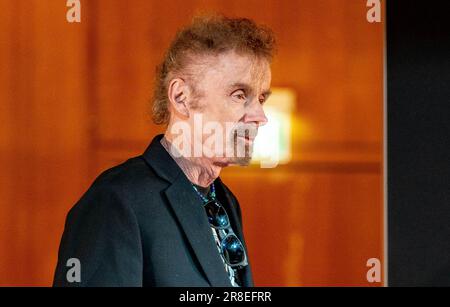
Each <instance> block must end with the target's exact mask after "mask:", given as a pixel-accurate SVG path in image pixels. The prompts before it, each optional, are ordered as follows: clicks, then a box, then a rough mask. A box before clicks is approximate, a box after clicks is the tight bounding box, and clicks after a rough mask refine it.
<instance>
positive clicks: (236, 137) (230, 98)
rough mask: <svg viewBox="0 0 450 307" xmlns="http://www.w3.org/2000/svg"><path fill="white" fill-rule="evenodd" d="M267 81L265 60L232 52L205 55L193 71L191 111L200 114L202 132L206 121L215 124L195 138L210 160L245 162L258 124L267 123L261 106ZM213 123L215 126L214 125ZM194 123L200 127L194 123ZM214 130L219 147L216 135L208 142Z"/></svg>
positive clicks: (268, 78)
mask: <svg viewBox="0 0 450 307" xmlns="http://www.w3.org/2000/svg"><path fill="white" fill-rule="evenodd" d="M270 82H271V71H270V64H269V62H268V61H267V60H266V59H262V58H256V57H254V56H251V55H240V54H237V53H235V52H228V53H223V54H220V55H218V56H215V57H209V58H208V60H207V64H206V65H203V67H202V69H199V70H198V71H197V77H196V83H195V85H194V87H195V89H196V92H197V93H198V94H199V98H198V100H197V101H196V104H197V105H198V109H196V110H195V111H194V112H195V113H196V114H197V115H199V114H201V117H202V122H203V127H202V128H203V131H204V130H205V128H206V126H205V124H207V123H208V122H210V123H211V122H212V123H214V124H215V126H214V125H212V126H210V128H211V129H210V133H209V134H208V133H206V134H205V132H204V133H203V139H202V140H196V141H197V142H201V143H202V144H203V148H205V149H207V150H210V152H214V155H213V157H212V159H213V160H214V162H215V163H216V164H219V165H222V166H226V165H229V164H238V165H248V164H249V162H250V160H251V155H252V151H253V141H254V138H255V137H256V134H257V131H258V127H259V126H261V125H264V124H265V123H267V118H266V116H265V114H264V111H263V106H262V105H263V103H264V102H265V100H266V99H267V98H268V96H269V95H270ZM194 118H195V117H194ZM197 118H198V116H197ZM191 119H193V117H191ZM196 124H197V125H196ZM217 125H218V126H220V128H219V129H216V128H214V127H217ZM194 126H195V128H194V129H198V128H199V127H200V125H198V123H194ZM206 130H208V129H206ZM197 132H199V133H200V134H201V131H197ZM217 133H220V134H221V138H219V140H220V139H221V140H222V146H219V147H217V145H218V144H216V143H217V137H216V138H215V141H214V142H211V140H212V138H210V139H209V141H208V135H213V134H216V136H217ZM197 135H198V134H197Z"/></svg>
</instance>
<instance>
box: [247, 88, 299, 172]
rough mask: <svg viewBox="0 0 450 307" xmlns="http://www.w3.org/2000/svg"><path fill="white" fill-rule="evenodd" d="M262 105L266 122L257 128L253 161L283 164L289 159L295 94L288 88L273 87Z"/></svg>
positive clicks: (290, 155)
mask: <svg viewBox="0 0 450 307" xmlns="http://www.w3.org/2000/svg"><path fill="white" fill-rule="evenodd" d="M272 92H273V93H272V95H271V97H270V98H269V100H268V101H267V102H266V105H265V106H264V112H265V113H266V116H267V119H268V123H267V124H266V125H264V126H262V127H260V128H259V130H258V136H257V138H256V140H255V145H254V151H253V159H252V162H253V163H259V162H261V161H267V160H269V161H278V164H285V163H288V162H289V161H290V160H291V157H292V153H291V150H292V149H291V137H292V136H291V135H292V131H291V130H292V123H291V120H292V111H293V109H294V106H295V94H294V92H293V91H292V90H290V89H285V88H275V89H273V90H272Z"/></svg>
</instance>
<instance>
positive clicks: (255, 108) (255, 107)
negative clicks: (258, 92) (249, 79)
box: [245, 101, 268, 127]
mask: <svg viewBox="0 0 450 307" xmlns="http://www.w3.org/2000/svg"><path fill="white" fill-rule="evenodd" d="M267 121H268V119H267V117H266V114H265V113H264V109H263V106H262V104H261V103H259V101H257V102H255V103H253V104H252V107H251V108H249V110H248V112H247V113H246V116H245V122H246V123H250V122H253V123H255V124H256V125H257V126H258V127H259V126H264V125H265V124H267Z"/></svg>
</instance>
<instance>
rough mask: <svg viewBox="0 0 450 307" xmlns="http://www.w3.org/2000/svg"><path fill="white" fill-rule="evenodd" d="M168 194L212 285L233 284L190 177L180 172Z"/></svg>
mask: <svg viewBox="0 0 450 307" xmlns="http://www.w3.org/2000/svg"><path fill="white" fill-rule="evenodd" d="M166 196H167V199H168V200H169V203H170V205H171V206H172V208H173V210H174V212H175V215H176V216H177V219H178V221H179V222H180V225H181V227H182V228H183V231H184V233H185V234H186V237H187V239H188V241H189V243H190V245H191V246H192V249H193V251H194V253H195V255H196V257H197V259H198V261H199V263H200V265H201V267H202V269H203V271H204V272H205V275H206V276H207V278H208V280H209V282H210V284H211V286H214V287H229V286H230V280H229V279H228V276H227V275H226V272H225V269H224V265H223V262H222V259H220V255H219V253H218V251H217V246H216V243H215V242H214V238H213V235H212V233H211V227H210V226H209V222H208V218H207V217H206V213H205V210H204V209H203V206H202V203H201V199H200V198H199V197H198V195H197V194H195V192H194V191H193V189H192V187H191V185H190V183H189V182H188V180H187V179H186V178H185V177H184V176H180V177H179V178H178V180H176V181H175V182H174V183H173V184H172V185H171V186H170V187H169V188H168V189H167V190H166Z"/></svg>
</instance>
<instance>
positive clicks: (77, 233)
mask: <svg viewBox="0 0 450 307" xmlns="http://www.w3.org/2000/svg"><path fill="white" fill-rule="evenodd" d="M161 138H162V135H158V136H156V137H155V138H154V139H153V141H152V143H151V144H150V146H149V147H148V148H147V150H146V151H145V152H144V154H143V155H141V156H138V157H135V158H131V159H129V160H128V161H126V162H124V163H123V164H121V165H118V166H116V167H113V168H111V169H109V170H107V171H105V172H104V173H102V174H101V175H100V176H99V177H98V178H97V179H96V180H95V181H94V183H93V184H92V186H91V187H90V188H89V189H88V191H87V192H86V193H85V194H84V195H83V196H82V198H81V199H80V200H79V201H78V202H77V204H76V205H75V206H74V207H73V208H72V209H71V210H70V211H69V213H68V215H67V220H66V224H65V229H64V233H63V236H62V239H61V244H60V248H59V255H58V264H57V267H56V272H55V278H54V286H182V287H183V286H202V287H206V286H214V287H221V286H225V287H229V286H231V283H230V280H229V278H228V276H227V274H226V272H225V269H224V265H223V262H222V260H221V258H220V255H219V253H218V251H217V247H216V245H215V242H214V238H213V236H212V233H211V228H210V226H209V223H208V219H207V217H206V213H205V211H204V209H203V207H202V205H201V202H200V200H199V197H198V195H197V194H196V193H195V191H194V190H193V189H192V186H191V183H190V182H189V180H188V179H187V177H186V176H185V175H184V173H183V172H182V170H181V169H180V168H179V167H178V165H177V164H176V162H175V161H174V160H173V159H172V157H171V156H170V155H169V154H168V153H167V151H166V150H165V149H164V147H163V146H162V145H161V143H160V140H161ZM215 185H216V193H217V195H218V197H219V198H221V199H227V200H228V201H227V202H225V203H223V205H224V206H225V208H226V210H227V212H228V215H229V216H230V222H231V225H232V227H233V230H234V231H235V233H236V235H237V236H238V237H239V238H240V239H241V241H242V242H243V244H244V246H245V241H244V237H243V233H242V220H241V212H240V208H239V203H238V201H237V199H236V198H235V197H234V195H233V194H232V193H231V191H230V190H229V189H228V188H227V187H226V186H225V185H224V184H223V183H222V181H221V180H220V178H218V179H217V180H216V181H215ZM247 255H248V253H247ZM70 258H77V259H79V261H80V268H81V270H80V273H81V274H80V276H81V282H73V283H69V282H68V281H67V279H66V274H67V272H68V270H69V269H70V268H71V267H72V266H71V265H67V261H68V259H70ZM239 274H240V277H241V280H242V282H243V285H244V286H247V287H248V286H253V280H252V274H251V270H250V264H249V265H248V266H247V267H245V268H244V269H241V270H240V273H239Z"/></svg>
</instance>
